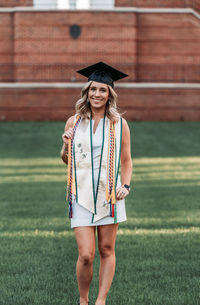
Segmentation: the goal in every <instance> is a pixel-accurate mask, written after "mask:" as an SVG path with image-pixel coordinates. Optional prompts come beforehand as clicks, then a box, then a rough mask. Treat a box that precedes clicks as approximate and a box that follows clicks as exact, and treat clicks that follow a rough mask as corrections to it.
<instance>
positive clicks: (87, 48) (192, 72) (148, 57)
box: [0, 11, 200, 82]
mask: <svg viewBox="0 0 200 305" xmlns="http://www.w3.org/2000/svg"><path fill="white" fill-rule="evenodd" d="M73 24H77V25H79V26H80V27H81V34H80V37H79V38H77V39H73V38H72V37H71V36H70V33H69V31H70V27H71V26H72V25H73ZM199 48H200V20H199V19H197V18H196V17H195V16H194V15H192V14H156V13H152V14H141V13H140V14H136V13H135V12H128V13H127V12H124V13H123V12H98V11H96V12H91V11H87V12H85V11H82V12H80V11H79V13H77V12H76V11H52V12H47V11H46V12H15V13H10V14H9V13H8V14H5V13H0V64H1V67H2V68H1V69H0V81H16V82H31V81H32V82H45V81H47V82H70V81H80V80H82V81H83V80H84V79H83V78H82V77H81V76H78V75H77V74H76V72H75V71H76V70H77V69H79V68H80V67H82V66H86V65H87V64H88V65H89V64H91V63H93V62H96V61H102V60H103V61H105V62H107V63H109V64H111V65H114V66H116V67H117V68H119V69H121V70H123V71H125V72H126V73H127V74H129V77H128V78H126V79H124V80H123V81H128V82H135V81H136V82H137V81H138V82H146V81H147V82H148V81H149V82H199V80H200V54H199V51H198V50H199ZM12 63H13V65H12Z"/></svg>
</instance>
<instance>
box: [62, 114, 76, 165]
mask: <svg viewBox="0 0 200 305" xmlns="http://www.w3.org/2000/svg"><path fill="white" fill-rule="evenodd" d="M73 124H74V116H71V117H70V118H69V119H68V120H67V122H66V124H65V128H64V133H63V135H62V139H63V146H62V149H61V152H60V156H61V158H62V160H63V162H65V163H66V164H68V139H69V138H70V139H71V138H72V136H73Z"/></svg>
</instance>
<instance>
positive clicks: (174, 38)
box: [137, 14, 200, 82]
mask: <svg viewBox="0 0 200 305" xmlns="http://www.w3.org/2000/svg"><path fill="white" fill-rule="evenodd" d="M137 21H138V33H137V54H138V57H137V80H138V81H143V82H146V81H147V82H148V81H152V80H153V81H155V82H199V81H200V53H199V49H200V20H198V19H197V18H196V17H194V16H193V15H192V14H191V15H190V14H138V19H137Z"/></svg>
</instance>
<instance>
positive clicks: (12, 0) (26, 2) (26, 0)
mask: <svg viewBox="0 0 200 305" xmlns="http://www.w3.org/2000/svg"><path fill="white" fill-rule="evenodd" d="M14 6H33V0H0V7H14Z"/></svg>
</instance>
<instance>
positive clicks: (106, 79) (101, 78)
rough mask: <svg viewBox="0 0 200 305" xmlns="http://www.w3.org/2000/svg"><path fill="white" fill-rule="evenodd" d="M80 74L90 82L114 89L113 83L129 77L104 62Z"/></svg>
mask: <svg viewBox="0 0 200 305" xmlns="http://www.w3.org/2000/svg"><path fill="white" fill-rule="evenodd" d="M77 72H78V73H79V74H81V75H83V76H85V77H88V81H90V80H93V81H95V82H98V83H104V84H107V85H110V86H111V87H114V85H113V82H114V81H116V80H119V79H121V78H124V77H126V76H128V75H127V74H125V73H123V72H120V71H119V70H116V69H114V68H113V67H111V66H109V65H106V64H105V63H103V62H101V61H100V62H98V63H96V64H94V65H91V66H88V67H86V68H84V69H81V70H79V71H77Z"/></svg>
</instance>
